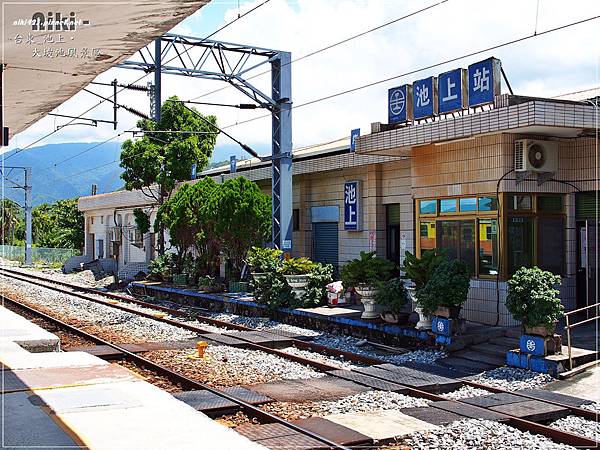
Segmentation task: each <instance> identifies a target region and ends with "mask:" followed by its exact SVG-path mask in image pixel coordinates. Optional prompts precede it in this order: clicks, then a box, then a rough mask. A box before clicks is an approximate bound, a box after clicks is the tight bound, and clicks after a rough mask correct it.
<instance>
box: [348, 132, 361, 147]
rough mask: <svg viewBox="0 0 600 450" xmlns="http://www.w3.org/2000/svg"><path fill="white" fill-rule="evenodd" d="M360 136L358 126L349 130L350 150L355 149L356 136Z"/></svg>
mask: <svg viewBox="0 0 600 450" xmlns="http://www.w3.org/2000/svg"><path fill="white" fill-rule="evenodd" d="M359 136H360V128H355V129H354V130H352V131H351V132H350V151H351V152H355V151H356V138H357V137H359Z"/></svg>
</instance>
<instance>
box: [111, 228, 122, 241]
mask: <svg viewBox="0 0 600 450" xmlns="http://www.w3.org/2000/svg"><path fill="white" fill-rule="evenodd" d="M108 235H109V237H110V242H121V227H111V228H109V229H108Z"/></svg>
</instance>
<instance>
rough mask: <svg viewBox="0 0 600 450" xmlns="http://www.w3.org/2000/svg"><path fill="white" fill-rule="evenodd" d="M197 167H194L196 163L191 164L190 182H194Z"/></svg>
mask: <svg viewBox="0 0 600 450" xmlns="http://www.w3.org/2000/svg"><path fill="white" fill-rule="evenodd" d="M197 167H198V166H197V165H196V163H194V164H192V176H191V179H192V180H195V179H196V171H197Z"/></svg>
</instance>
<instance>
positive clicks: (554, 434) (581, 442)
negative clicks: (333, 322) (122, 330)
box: [0, 268, 600, 449]
mask: <svg viewBox="0 0 600 450" xmlns="http://www.w3.org/2000/svg"><path fill="white" fill-rule="evenodd" d="M2 271H6V272H11V276H13V275H14V274H18V275H21V276H24V277H27V276H29V274H24V273H23V272H18V271H7V270H6V269H5V268H0V273H1V272H2ZM31 277H32V278H37V279H40V280H43V281H46V282H51V283H56V284H63V285H66V286H69V287H73V288H77V289H79V288H81V289H82V290H86V291H89V292H91V293H94V294H101V295H102V294H109V295H108V296H110V297H112V298H115V297H117V298H119V299H122V300H124V301H132V302H133V303H136V304H140V305H143V306H146V305H148V307H152V306H158V308H159V309H161V310H166V311H169V312H176V313H178V314H179V315H182V316H186V317H189V315H188V314H185V313H182V312H181V311H178V310H172V309H170V308H167V307H163V306H159V305H153V304H151V303H146V302H142V301H140V300H137V299H130V298H128V297H125V296H120V295H118V294H112V293H105V292H100V291H96V290H94V289H91V288H85V287H79V286H75V285H70V284H69V283H65V282H60V281H58V280H49V279H47V278H45V277H39V276H36V275H31ZM14 278H16V279H21V280H22V281H26V282H29V283H32V284H37V285H40V286H43V287H47V288H49V289H53V290H57V291H59V292H62V293H66V294H70V295H75V296H77V297H81V298H84V299H87V300H91V301H94V302H97V303H100V304H106V305H107V306H114V307H117V306H119V307H120V309H123V310H125V311H128V312H131V313H134V314H140V313H142V312H141V311H137V310H134V309H130V308H126V307H123V306H120V305H113V304H111V303H106V302H103V301H102V300H98V299H94V298H88V297H87V296H84V295H82V294H78V293H73V292H70V291H66V290H63V289H59V288H55V287H52V286H50V287H49V286H45V285H42V284H41V283H36V282H33V281H31V280H27V279H26V278H21V277H16V276H15V277H14ZM34 311H35V310H34ZM41 314H43V313H41ZM147 317H149V318H152V319H155V320H169V322H170V323H171V324H172V325H174V326H180V327H181V326H182V325H185V326H184V328H188V327H189V328H188V329H191V330H193V331H198V328H197V327H194V326H191V325H187V324H183V323H181V322H177V321H173V320H170V319H164V318H157V317H155V316H153V315H151V314H147ZM200 317H202V316H200ZM212 320H215V321H216V322H221V321H217V320H216V319H212ZM223 323H226V324H228V322H223ZM67 326H70V325H68V324H67ZM235 326H236V327H241V328H238V329H245V330H248V331H257V330H255V329H253V328H249V327H244V326H243V325H237V324H235ZM203 331H205V330H203ZM205 332H206V331H205ZM83 333H85V332H83ZM100 339H101V338H100ZM298 342H299V343H303V344H308V343H306V342H304V341H300V340H298ZM248 344H249V346H250V347H254V348H255V349H257V350H261V351H265V352H269V353H273V354H281V356H283V357H285V358H289V357H290V356H295V355H290V354H288V353H285V352H281V351H278V350H275V349H271V348H268V347H263V346H261V345H258V344H254V343H252V342H248ZM108 345H109V346H111V347H113V348H115V347H117V346H115V345H114V344H108ZM325 348H327V347H325ZM118 350H119V351H123V353H127V354H132V355H133V353H131V352H129V351H127V350H124V349H123V350H120V349H118ZM134 356H135V357H136V358H141V359H143V360H146V359H145V358H142V357H140V356H138V355H134ZM297 358H299V361H298V362H302V363H303V364H308V365H311V366H313V367H315V368H316V369H318V370H320V371H323V372H329V371H331V370H339V367H334V366H329V365H327V364H323V363H319V362H317V361H313V360H309V359H305V358H302V357H297ZM382 362H383V361H380V360H377V363H378V364H380V363H382ZM150 363H151V364H156V363H153V362H151V361H150ZM320 366H321V367H320ZM164 369H166V370H167V371H169V372H171V371H170V369H167V368H164ZM174 373H176V372H174ZM329 375H331V376H335V377H336V378H341V379H344V378H342V377H338V376H337V375H335V374H329ZM368 376H370V377H372V378H376V379H380V380H384V381H388V382H389V381H391V380H387V379H385V378H384V377H383V376H378V375H372V374H369V375H368ZM192 381H193V382H195V381H194V380H192ZM460 381H461V382H462V383H463V384H465V385H470V386H473V387H478V388H481V389H485V390H488V391H490V392H492V393H510V394H514V395H519V396H521V397H523V398H527V399H528V400H537V401H542V402H545V403H550V404H554V405H557V406H561V407H564V408H566V409H568V410H569V411H571V412H572V413H574V415H577V416H581V417H583V418H585V419H588V420H596V421H597V420H598V414H597V413H595V412H593V411H589V410H585V409H583V408H578V407H574V406H570V405H566V404H563V403H560V402H555V401H550V400H546V399H539V398H536V397H533V396H529V395H526V394H523V393H519V392H518V391H515V392H513V391H507V390H504V389H501V388H496V387H491V386H487V385H483V384H479V383H476V382H473V381H470V380H464V379H461V380H460ZM392 382H393V383H395V384H398V385H399V386H403V387H404V388H406V390H407V391H408V393H409V394H410V395H412V396H414V397H419V398H425V399H428V400H432V401H448V399H447V398H445V397H442V396H440V395H437V394H434V393H431V392H427V391H422V390H420V389H416V388H414V387H411V386H407V385H403V384H402V383H399V382H396V381H392ZM195 383H198V382H195ZM355 383H357V384H361V385H364V386H368V385H367V384H364V383H361V382H360V381H355ZM209 390H210V389H209ZM219 392H220V391H219ZM455 401H456V400H455ZM456 402H457V403H462V404H467V405H469V406H470V407H473V408H476V409H480V410H482V411H487V410H486V409H485V408H480V407H476V406H474V405H471V404H468V403H465V402H462V401H460V400H458V401H456ZM251 406H252V405H251ZM260 411H261V412H262V410H260ZM503 414H504V415H505V416H506V417H507V420H508V422H509V424H510V425H512V426H514V427H515V428H518V429H520V430H523V431H533V432H536V433H538V434H541V435H543V436H546V437H548V438H550V439H552V440H554V441H556V442H559V443H563V444H567V445H573V446H577V447H581V448H595V449H597V448H600V442H598V441H595V440H592V439H589V438H587V437H584V436H581V435H578V434H574V433H570V432H566V431H562V430H559V429H556V428H552V427H549V426H546V425H542V424H539V423H536V422H532V421H529V420H526V419H522V418H520V417H516V416H512V415H510V414H506V413H503ZM282 420H283V419H282Z"/></svg>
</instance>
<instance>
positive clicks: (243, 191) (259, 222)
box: [211, 177, 271, 275]
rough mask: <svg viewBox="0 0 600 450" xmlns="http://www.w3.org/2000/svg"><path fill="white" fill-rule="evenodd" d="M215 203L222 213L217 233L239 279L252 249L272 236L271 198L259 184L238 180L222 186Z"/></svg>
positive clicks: (235, 179)
mask: <svg viewBox="0 0 600 450" xmlns="http://www.w3.org/2000/svg"><path fill="white" fill-rule="evenodd" d="M211 202H212V204H213V209H214V210H215V211H218V215H217V220H216V227H215V232H216V233H217V235H218V236H219V237H220V239H221V241H222V245H221V247H222V250H223V253H224V254H225V256H226V257H227V260H228V261H229V262H230V264H231V266H232V268H233V270H234V272H235V273H236V275H239V274H240V272H241V270H242V267H243V265H244V258H245V256H246V253H247V252H248V250H249V249H250V247H252V246H253V245H261V244H262V243H263V241H264V239H265V238H266V237H267V236H269V235H270V233H271V198H270V197H269V196H267V195H265V194H264V193H263V192H262V191H261V190H260V188H259V187H258V185H257V184H256V183H254V182H252V181H250V180H248V179H246V178H244V177H237V178H233V179H229V180H227V181H225V182H224V183H223V184H221V185H220V189H219V190H218V191H217V193H216V195H214V196H213V197H212V200H211Z"/></svg>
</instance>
